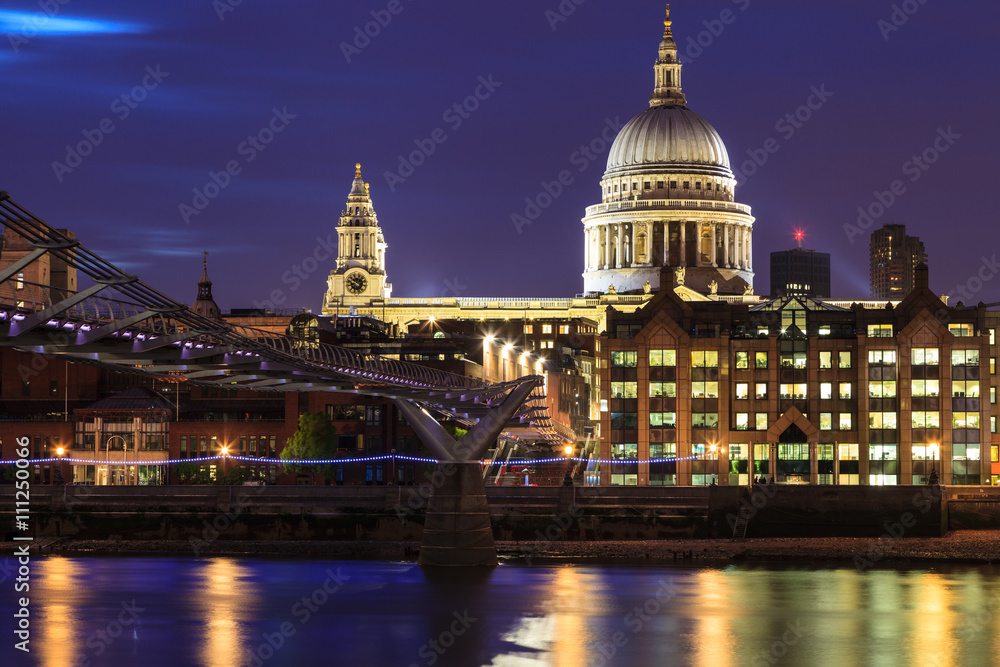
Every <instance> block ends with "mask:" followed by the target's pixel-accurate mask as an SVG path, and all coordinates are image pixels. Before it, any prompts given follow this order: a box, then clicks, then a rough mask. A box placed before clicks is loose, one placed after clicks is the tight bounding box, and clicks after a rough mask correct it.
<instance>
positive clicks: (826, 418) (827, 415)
mask: <svg viewBox="0 0 1000 667" xmlns="http://www.w3.org/2000/svg"><path fill="white" fill-rule="evenodd" d="M819 430H821V431H832V430H833V413H832V412H821V413H819Z"/></svg>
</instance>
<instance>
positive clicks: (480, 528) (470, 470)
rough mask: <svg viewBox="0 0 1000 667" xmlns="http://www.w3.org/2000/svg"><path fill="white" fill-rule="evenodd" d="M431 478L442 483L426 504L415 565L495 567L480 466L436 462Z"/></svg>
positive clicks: (435, 486)
mask: <svg viewBox="0 0 1000 667" xmlns="http://www.w3.org/2000/svg"><path fill="white" fill-rule="evenodd" d="M432 479H433V480H435V481H438V480H443V482H442V483H441V485H440V486H438V485H437V484H435V485H434V491H433V493H432V494H431V497H430V500H428V503H427V515H426V518H425V519H424V535H423V540H422V541H421V544H420V558H419V560H418V563H419V564H420V565H431V566H446V567H447V566H470V565H485V566H487V567H495V566H496V564H497V548H496V543H495V542H494V541H493V524H492V523H491V522H490V510H489V507H488V506H487V504H486V487H485V486H484V484H483V469H482V466H481V465H480V464H479V462H478V461H473V462H463V463H438V464H437V465H436V466H435V470H434V476H433V478H432Z"/></svg>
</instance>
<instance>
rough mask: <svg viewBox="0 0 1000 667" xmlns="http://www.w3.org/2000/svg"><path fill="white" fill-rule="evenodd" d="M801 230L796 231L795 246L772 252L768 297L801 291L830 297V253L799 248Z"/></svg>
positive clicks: (800, 292) (806, 293)
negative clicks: (796, 246) (769, 295)
mask: <svg viewBox="0 0 1000 667" xmlns="http://www.w3.org/2000/svg"><path fill="white" fill-rule="evenodd" d="M804 237H805V235H804V233H803V232H802V231H801V230H800V231H796V232H795V240H796V241H798V242H799V247H798V248H793V249H791V250H779V251H777V252H772V253H771V296H777V295H779V294H786V295H788V294H802V295H804V296H812V297H816V298H820V299H829V298H830V254H829V253H826V252H816V251H815V250H806V249H804V248H803V247H802V239H803V238H804Z"/></svg>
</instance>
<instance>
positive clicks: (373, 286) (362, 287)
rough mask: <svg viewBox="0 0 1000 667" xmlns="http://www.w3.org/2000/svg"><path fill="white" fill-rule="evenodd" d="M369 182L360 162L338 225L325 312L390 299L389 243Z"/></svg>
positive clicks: (324, 302) (327, 282)
mask: <svg viewBox="0 0 1000 667" xmlns="http://www.w3.org/2000/svg"><path fill="white" fill-rule="evenodd" d="M368 188H369V185H368V183H365V181H364V179H362V178H361V164H360V163H358V164H357V165H356V171H355V172H354V183H353V184H352V186H351V193H350V194H349V195H347V208H346V209H345V210H344V211H341V212H340V223H339V224H338V225H337V266H336V267H335V268H334V269H333V271H331V272H330V276H329V277H328V278H327V280H326V284H327V290H326V296H325V297H324V298H323V314H324V315H334V314H337V312H338V310H339V309H340V308H345V307H347V308H349V307H351V306H368V305H370V304H371V303H372V302H373V301H375V300H380V299H387V298H389V296H390V294H391V292H392V285H391V284H390V283H387V282H386V281H385V250H386V248H387V247H388V246H387V244H386V242H385V238H384V237H383V236H382V229H381V228H380V227H379V226H378V216H376V215H375V209H374V208H373V207H372V198H371V194H370V193H369V190H368Z"/></svg>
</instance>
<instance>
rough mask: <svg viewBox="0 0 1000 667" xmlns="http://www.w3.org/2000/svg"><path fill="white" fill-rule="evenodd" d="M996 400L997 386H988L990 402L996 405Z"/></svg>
mask: <svg viewBox="0 0 1000 667" xmlns="http://www.w3.org/2000/svg"><path fill="white" fill-rule="evenodd" d="M996 402H997V388H996V387H990V403H993V404H994V405H996Z"/></svg>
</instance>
